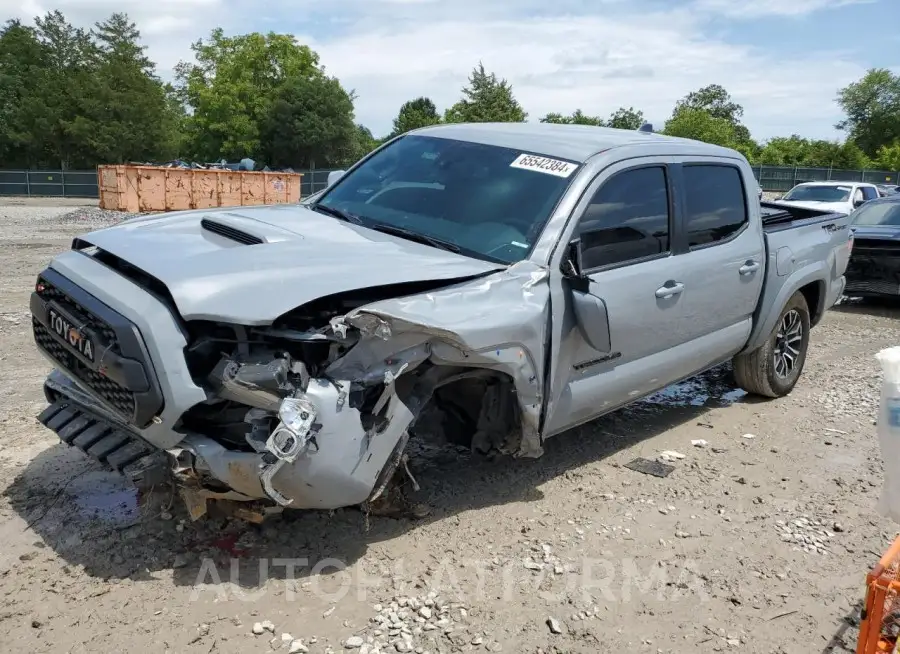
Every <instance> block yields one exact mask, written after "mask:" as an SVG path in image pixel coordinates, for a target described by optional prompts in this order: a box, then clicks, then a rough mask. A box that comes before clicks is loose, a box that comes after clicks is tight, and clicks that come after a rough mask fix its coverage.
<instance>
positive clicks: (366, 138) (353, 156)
mask: <svg viewBox="0 0 900 654" xmlns="http://www.w3.org/2000/svg"><path fill="white" fill-rule="evenodd" d="M378 145H379V142H378V139H376V138H375V137H374V136H372V130H370V129H369V128H368V127H366V126H365V125H357V126H356V135H355V138H354V139H353V143H352V144H351V147H350V151H349V152H348V153H347V155H346V156H345V157H344V160H343V161H339V162H336V163H338V164H339V165H341V166H352V165H353V164H355V163H356V162H357V161H359V160H360V159H362V158H363V157H364V156H366V155H367V154H369V153H370V152H371V151H372V150H374V149H375V148H377V147H378Z"/></svg>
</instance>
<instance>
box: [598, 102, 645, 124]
mask: <svg viewBox="0 0 900 654" xmlns="http://www.w3.org/2000/svg"><path fill="white" fill-rule="evenodd" d="M644 122H646V121H645V120H644V112H643V111H638V110H637V109H635V108H634V107H628V108H627V109H626V108H625V107H619V108H618V109H616V110H615V111H614V112H613V113H612V115H611V116H610V117H609V120H607V121H606V126H607V127H615V128H616V129H632V130H634V129H638V128H639V127H640V126H641V125H643V124H644Z"/></svg>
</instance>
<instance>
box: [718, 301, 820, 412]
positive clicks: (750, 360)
mask: <svg viewBox="0 0 900 654" xmlns="http://www.w3.org/2000/svg"><path fill="white" fill-rule="evenodd" d="M798 324H799V328H800V330H801V332H800V334H799V336H800V340H799V342H798V341H796V340H795V341H793V342H792V344H791V346H792V348H793V349H795V350H796V351H797V354H796V355H795V356H794V357H793V360H794V362H793V366H792V367H789V368H788V367H786V364H787V363H788V360H789V359H790V358H791V357H790V354H791V350H790V349H787V350H786V349H785V339H784V338H783V337H782V335H781V333H782V328H783V327H788V331H789V333H790V335H793V336H794V337H796V336H797V333H796V331H795V329H796V325H798ZM809 328H810V320H809V307H808V306H807V305H806V298H804V297H803V294H802V293H800V292H799V291H798V292H796V293H794V295H793V296H792V297H791V299H790V300H788V302H787V304H785V305H784V308H783V309H782V310H781V315H779V316H778V322H776V323H775V328H774V329H773V330H772V333H771V334H770V335H769V338H768V339H767V340H766V342H765V343H763V344H762V345H761V346H760V347H758V348H757V349H755V350H753V351H752V352H747V353H744V354H738V355H737V356H735V357H734V360H733V364H734V379H735V381H736V382H737V385H738V386H740V387H741V388H743V389H744V390H745V391H747V392H748V393H753V394H754V395H762V396H763V397H784V396H785V395H787V394H788V393H790V392H791V391H792V390H793V389H794V386H796V385H797V380H798V379H800V373H802V372H803V366H804V364H805V363H806V352H807V350H808V348H809ZM798 345H799V346H798ZM780 352H786V353H787V355H788V356H779V359H778V360H776V353H780Z"/></svg>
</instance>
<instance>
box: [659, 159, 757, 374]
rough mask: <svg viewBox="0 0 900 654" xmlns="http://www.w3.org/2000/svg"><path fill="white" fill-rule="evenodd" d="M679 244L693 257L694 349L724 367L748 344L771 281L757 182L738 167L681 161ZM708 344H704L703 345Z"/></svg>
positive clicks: (688, 270) (690, 307) (690, 316)
mask: <svg viewBox="0 0 900 654" xmlns="http://www.w3.org/2000/svg"><path fill="white" fill-rule="evenodd" d="M676 161H677V162H678V163H679V164H680V165H677V166H675V167H674V171H673V174H674V176H675V177H676V178H677V179H678V182H679V183H678V188H680V189H681V191H682V193H681V196H680V198H679V201H680V203H681V211H680V212H679V215H680V220H679V224H678V226H677V237H678V239H679V240H680V242H681V243H682V244H683V247H684V249H685V250H686V254H685V255H684V259H685V264H684V266H683V268H682V269H681V270H680V271H679V275H680V278H681V279H682V280H683V282H684V285H685V293H684V297H683V298H682V303H683V310H684V312H685V314H686V319H685V321H684V322H683V323H682V326H681V327H682V329H683V330H684V331H683V335H684V338H685V340H687V341H697V346H696V347H697V349H698V350H704V351H705V355H712V356H713V358H715V359H718V360H725V359H727V358H728V357H730V356H731V355H732V354H734V353H736V352H738V351H739V350H740V349H742V348H743V346H744V345H745V344H746V342H747V338H748V337H749V335H750V331H751V329H752V325H753V314H754V312H755V311H756V307H757V303H758V302H759V296H760V293H761V291H762V285H763V280H764V277H765V263H766V262H765V260H764V258H765V241H764V236H763V231H762V221H761V219H760V216H759V209H758V204H756V206H755V207H751V206H750V202H749V199H748V198H749V197H751V194H752V193H753V191H754V190H755V186H754V185H755V182H754V180H753V178H752V177H750V176H749V175H750V173H749V171H748V170H745V168H746V166H741V165H740V164H739V162H738V161H736V160H735V161H734V163H730V162H729V160H723V159H716V158H704V157H679V158H676ZM701 339H702V340H701Z"/></svg>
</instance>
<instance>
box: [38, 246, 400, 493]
mask: <svg viewBox="0 0 900 654" xmlns="http://www.w3.org/2000/svg"><path fill="white" fill-rule="evenodd" d="M42 275H46V276H47V277H48V278H50V280H52V281H53V282H54V283H55V284H57V285H58V286H59V288H63V289H65V294H67V295H69V294H70V295H69V297H68V299H67V300H65V299H64V301H66V302H68V301H70V300H71V302H72V303H73V305H74V313H78V309H79V308H80V309H83V310H84V311H81V315H87V314H90V315H91V316H93V317H98V316H101V315H102V318H103V319H102V320H101V321H100V322H101V323H102V324H101V325H100V326H99V327H96V328H95V327H94V326H93V325H87V326H86V329H87V330H88V331H89V332H91V333H94V335H95V336H97V342H98V343H104V344H109V343H110V342H115V343H116V344H117V352H116V355H117V356H116V358H115V359H110V360H109V361H115V362H116V364H117V365H115V366H113V367H114V368H116V371H111V370H107V371H106V372H107V374H100V373H98V372H97V371H96V370H90V371H89V372H86V371H85V370H86V369H85V367H84V366H83V365H81V364H85V363H86V362H84V361H80V360H79V358H78V357H77V353H73V352H72V351H71V348H67V347H65V344H64V343H62V342H61V341H60V339H59V338H57V337H56V336H54V335H53V334H46V333H44V332H47V331H48V330H47V324H46V320H47V318H46V308H45V307H46V301H47V298H36V299H33V303H32V309H33V311H34V314H33V322H34V324H35V338H36V341H37V343H38V346H39V349H40V350H41V352H42V353H43V354H44V355H45V356H47V357H48V358H49V359H50V360H51V361H52V362H53V363H54V365H55V366H57V370H55V371H54V372H53V373H52V374H51V375H50V377H49V378H48V380H47V383H46V389H47V396H48V400H49V401H50V402H51V407H50V408H48V409H47V410H46V411H45V412H44V413H42V414H41V422H43V423H44V424H45V425H46V426H47V427H48V428H50V429H52V430H53V431H55V432H56V433H57V434H58V435H59V436H60V438H61V439H62V440H63V442H65V443H67V444H70V445H73V446H75V447H79V448H80V449H82V450H83V451H85V452H86V453H87V454H88V455H89V456H92V457H93V458H95V459H97V460H98V461H100V462H101V463H103V464H104V465H107V466H109V467H111V468H113V469H114V470H117V471H119V472H123V473H124V474H126V475H129V474H131V473H130V472H128V471H126V468H127V467H128V466H129V465H134V464H135V463H137V462H139V461H141V460H142V457H144V456H149V455H150V454H154V455H155V456H154V462H155V463H158V462H159V461H161V460H165V462H166V466H167V469H168V468H172V469H174V470H176V471H177V470H180V471H181V472H182V473H183V472H185V461H189V468H190V470H189V471H188V472H189V476H190V477H191V479H192V480H196V479H201V480H203V479H206V480H209V479H210V478H211V479H212V480H215V481H216V482H219V483H218V484H216V486H217V487H219V488H221V486H222V485H224V486H226V487H228V488H230V489H232V490H233V491H234V492H235V494H237V495H240V497H239V498H237V497H236V498H235V499H271V500H275V501H278V502H279V503H282V504H285V505H287V506H290V507H291V508H300V509H306V508H315V509H335V508H340V507H344V506H351V505H354V504H360V503H362V502H365V501H366V500H368V499H371V498H372V494H373V490H375V489H377V488H378V487H379V484H380V483H381V481H382V479H383V477H384V475H385V474H386V472H390V469H391V468H392V466H394V465H396V460H397V448H398V447H402V444H403V443H405V439H406V429H407V427H408V425H409V424H410V422H411V420H412V413H411V412H410V411H409V409H408V407H406V406H405V405H404V404H403V403H402V402H401V401H400V400H399V398H398V397H397V396H396V395H393V396H392V397H391V398H390V399H389V400H388V405H387V408H386V410H385V417H386V418H387V419H388V420H387V424H386V426H385V427H384V428H383V429H381V431H378V432H377V433H370V432H367V431H366V430H365V429H364V428H363V426H362V421H361V415H360V412H359V410H357V409H356V408H354V407H352V406H350V404H351V403H348V402H346V399H347V396H348V393H349V382H340V381H338V382H337V383H336V382H335V381H331V380H329V381H326V380H319V379H313V380H311V381H310V383H309V386H308V388H307V392H306V398H307V399H308V400H309V401H310V402H312V403H313V404H314V405H315V407H316V414H317V416H318V422H319V423H320V424H321V425H322V427H321V429H320V430H319V431H318V432H317V434H316V443H315V447H310V448H309V449H307V450H306V451H305V452H303V453H302V454H301V455H300V456H299V457H298V458H296V459H294V460H291V461H284V460H279V459H278V457H277V456H275V455H274V454H273V453H272V452H263V453H260V452H255V451H237V450H231V449H228V448H226V447H224V446H223V445H222V444H220V443H219V442H218V441H216V440H215V434H210V435H204V434H197V433H190V432H187V431H185V430H184V429H183V427H182V426H181V424H180V422H181V417H182V415H183V414H184V413H185V412H186V411H187V410H188V409H189V408H190V407H192V406H194V405H195V404H197V403H199V402H204V401H206V400H207V397H206V393H205V391H203V389H201V388H200V387H199V386H197V385H196V384H195V382H194V381H193V379H192V378H191V376H190V373H189V371H188V369H187V364H186V361H185V357H184V351H183V349H184V347H185V345H186V340H185V338H184V335H183V333H182V330H181V327H180V325H179V323H178V320H177V319H176V317H175V316H174V315H173V314H172V312H171V311H170V309H169V307H168V306H167V305H166V304H164V303H163V302H162V301H161V300H160V299H159V298H157V297H156V296H154V295H153V294H151V293H150V292H148V291H147V290H146V289H144V288H142V287H141V286H139V285H138V284H136V283H134V282H132V281H131V280H129V279H127V278H125V277H123V276H122V275H120V274H118V273H116V272H115V271H113V270H111V269H108V268H106V267H105V266H103V265H102V264H100V263H98V262H96V261H93V260H92V259H91V258H90V257H87V256H84V255H82V254H79V253H76V252H66V253H63V254H62V255H60V256H59V257H57V259H55V260H54V261H53V264H52V267H51V268H50V269H48V270H46V271H44V273H42ZM121 298H127V299H128V300H127V303H125V302H122V300H121ZM88 308H89V309H90V311H87V309H88ZM111 323H112V324H113V325H114V326H118V327H119V329H118V331H117V330H116V329H115V328H113V329H112V331H111V332H110V331H108V330H107V328H108V327H110V324H111ZM98 331H99V332H100V334H99V335H98V334H97V332H98ZM128 338H132V341H133V343H132V344H133V345H137V346H140V347H139V348H135V347H131V345H129V344H128V343H125V341H127V339H128ZM123 343H125V344H124V345H123ZM98 359H99V363H102V362H103V359H102V358H100V357H98ZM132 362H136V363H132ZM76 364H79V365H76ZM135 365H138V366H139V367H140V371H141V372H142V373H143V377H141V376H140V375H138V376H135V375H134V374H133V373H134V371H135V370H136V368H135ZM125 367H128V368H129V370H130V372H129V373H128V374H129V376H127V377H126V376H123V375H119V374H118V373H117V371H118V369H120V368H121V369H124V368H125ZM123 374H124V373H123ZM110 384H115V388H113V387H112V386H110ZM129 386H130V387H129ZM113 390H114V391H115V392H112V391H113ZM151 391H152V392H151ZM157 391H158V395H157V394H156V393H157ZM126 393H127V394H128V395H129V396H130V398H133V400H134V401H133V404H126V402H125V397H124V394H126ZM142 393H143V394H144V396H143V397H142V396H141V394H142ZM145 399H149V400H152V401H144V400H145ZM145 420H146V424H144V421H145ZM88 430H90V431H88ZM79 437H80V438H79ZM95 439H97V440H95ZM101 442H102V445H100V443H101ZM113 445H116V447H112V446H113ZM110 448H112V449H110ZM122 448H124V449H122ZM120 449H121V450H122V451H121V452H119V450H120ZM148 453H150V454H148ZM110 456H112V459H111V460H110ZM135 457H137V458H135ZM153 479H154V481H155V480H156V477H154V478H153ZM176 479H177V475H176ZM136 481H137V482H140V483H143V482H142V479H140V478H136Z"/></svg>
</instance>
